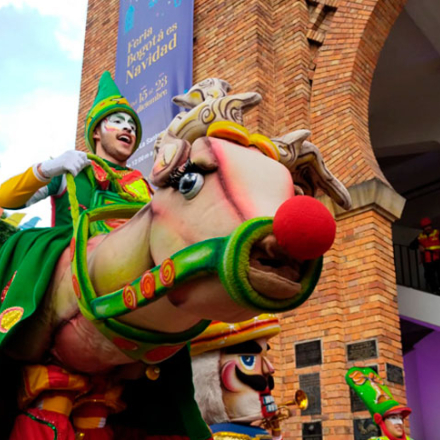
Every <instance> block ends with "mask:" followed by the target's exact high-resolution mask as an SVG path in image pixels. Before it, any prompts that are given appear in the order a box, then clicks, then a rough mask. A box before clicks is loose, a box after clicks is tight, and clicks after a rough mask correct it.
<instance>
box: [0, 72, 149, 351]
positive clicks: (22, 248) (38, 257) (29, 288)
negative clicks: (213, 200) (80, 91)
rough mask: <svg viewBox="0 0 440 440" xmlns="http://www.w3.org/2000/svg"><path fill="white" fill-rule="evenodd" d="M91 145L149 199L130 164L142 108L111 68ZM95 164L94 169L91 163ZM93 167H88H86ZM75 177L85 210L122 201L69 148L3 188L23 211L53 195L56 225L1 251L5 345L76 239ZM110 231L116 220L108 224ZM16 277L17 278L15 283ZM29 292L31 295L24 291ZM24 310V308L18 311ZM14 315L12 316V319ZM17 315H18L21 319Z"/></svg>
mask: <svg viewBox="0 0 440 440" xmlns="http://www.w3.org/2000/svg"><path fill="white" fill-rule="evenodd" d="M85 129H86V144H87V146H88V148H89V149H90V150H91V151H92V152H93V153H96V154H97V155H98V156H100V157H102V158H103V159H104V161H105V162H106V163H107V164H108V165H110V167H111V168H113V169H114V171H116V173H118V174H119V175H120V176H122V179H121V181H120V183H121V186H122V189H123V191H124V192H126V193H128V194H130V195H132V196H135V197H137V198H138V199H140V200H141V201H143V202H145V203H147V202H148V201H149V200H150V198H151V190H150V187H149V185H148V183H147V182H146V180H144V179H143V177H142V175H141V173H140V172H139V171H137V170H131V169H129V168H127V167H126V162H127V159H128V158H129V157H130V156H131V154H132V153H133V152H134V151H135V150H136V148H137V147H138V146H139V142H140V139H141V136H142V131H141V130H142V129H141V124H140V121H139V118H138V116H137V114H136V112H135V111H134V110H133V109H132V108H131V107H130V105H129V104H128V102H127V100H126V99H125V98H123V97H122V96H121V94H120V92H119V90H118V88H117V86H116V85H115V83H114V82H113V80H112V78H111V76H110V73H109V72H105V73H104V74H103V75H102V78H101V80H100V83H99V88H98V93H97V96H96V99H95V102H94V104H93V106H92V108H91V110H90V112H89V113H88V115H87V119H86V127H85ZM90 164H91V165H92V166H91V167H88V165H90ZM86 167H87V168H86ZM66 172H70V173H72V174H73V175H74V176H76V177H75V183H76V187H77V197H78V203H79V207H80V211H82V210H84V209H88V208H92V207H94V206H97V205H99V204H101V203H108V199H109V198H110V199H113V201H116V200H117V201H118V202H120V201H121V199H120V198H119V197H118V196H117V193H116V189H115V188H114V186H113V184H112V183H110V182H109V181H108V180H106V173H105V172H104V170H103V169H102V167H100V166H99V165H98V164H96V163H94V162H92V163H91V161H90V160H89V159H88V158H87V155H86V153H84V152H82V151H68V152H66V153H64V154H62V155H61V156H60V157H58V158H56V159H51V160H47V161H45V162H42V163H40V164H38V165H34V166H33V167H31V168H29V169H28V170H27V171H26V172H25V173H23V174H21V175H19V176H15V177H13V178H12V179H10V180H8V181H7V182H5V183H3V184H2V186H1V187H0V206H2V207H4V208H8V209H19V208H22V207H23V206H29V205H30V204H33V203H36V202H38V201H39V200H42V199H43V198H46V197H48V196H51V198H52V205H53V213H52V219H53V225H52V226H56V227H54V228H35V229H30V230H26V231H22V232H19V233H17V234H16V235H14V236H13V237H12V238H11V239H10V240H8V242H7V243H5V245H4V246H3V247H2V249H1V252H0V289H1V292H2V294H1V298H0V301H1V308H0V344H2V345H3V343H4V342H6V341H7V340H8V339H9V338H10V337H11V335H13V334H14V332H15V331H17V330H18V329H19V328H20V324H21V323H22V322H23V321H24V320H25V318H27V317H29V316H30V315H31V314H32V313H33V312H34V311H35V309H36V307H37V305H38V304H39V302H40V300H41V298H42V295H43V294H44V292H45V291H46V288H47V286H48V283H49V281H50V278H51V275H52V271H53V269H54V267H55V264H56V262H57V260H58V258H59V256H60V254H61V252H62V251H63V250H64V249H66V247H67V246H68V244H69V240H70V239H71V237H72V218H71V214H70V203H69V199H68V194H67V191H66V186H67V185H66V176H65V173H66ZM107 226H108V229H109V230H110V229H111V228H112V226H114V225H113V224H109V225H107ZM12 281H13V282H12ZM24 292H25V294H24ZM11 306H14V307H21V308H23V311H22V312H23V316H22V317H21V320H20V323H18V324H17V325H16V326H15V325H14V328H13V329H11V331H9V328H10V326H12V325H13V324H15V322H14V318H13V316H12V315H10V314H9V315H3V312H4V311H6V310H7V309H8V308H10V307H11ZM16 310H17V313H18V314H20V313H21V310H20V309H19V308H17V309H16ZM7 318H8V319H7ZM15 319H16V318H15Z"/></svg>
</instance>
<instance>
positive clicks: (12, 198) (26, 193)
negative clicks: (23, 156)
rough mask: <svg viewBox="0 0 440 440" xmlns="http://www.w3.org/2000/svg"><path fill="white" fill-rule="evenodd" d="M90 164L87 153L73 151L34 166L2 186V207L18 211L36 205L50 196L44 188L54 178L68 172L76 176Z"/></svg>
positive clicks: (0, 195)
mask: <svg viewBox="0 0 440 440" xmlns="http://www.w3.org/2000/svg"><path fill="white" fill-rule="evenodd" d="M89 164H90V160H89V159H88V158H87V154H86V153H84V152H82V151H75V150H72V151H67V152H65V153H63V154H62V155H61V156H59V157H57V158H55V159H49V160H46V161H44V162H42V163H40V164H37V165H34V166H32V167H30V168H29V169H27V170H26V171H25V172H24V173H22V174H19V175H17V176H14V177H11V178H10V179H9V180H7V181H6V182H4V183H3V184H2V185H1V186H0V206H1V207H2V208H9V209H16V208H21V207H23V206H25V205H30V204H32V203H35V202H37V201H39V200H41V199H43V198H45V197H46V196H47V195H48V191H44V188H45V187H46V186H47V185H48V184H49V182H50V181H51V179H52V178H53V177H55V176H60V175H61V174H64V173H66V172H70V173H72V174H73V175H74V176H76V175H77V174H78V173H79V172H80V171H81V170H82V169H83V168H84V167H86V166H87V165H89ZM33 196H35V197H33Z"/></svg>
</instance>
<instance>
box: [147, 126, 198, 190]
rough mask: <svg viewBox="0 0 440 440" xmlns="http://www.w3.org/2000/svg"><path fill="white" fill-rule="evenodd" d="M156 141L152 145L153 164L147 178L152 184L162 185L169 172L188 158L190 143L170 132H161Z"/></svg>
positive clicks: (168, 176)
mask: <svg viewBox="0 0 440 440" xmlns="http://www.w3.org/2000/svg"><path fill="white" fill-rule="evenodd" d="M158 141H159V142H157V141H156V144H155V146H154V164H153V169H152V171H151V173H150V176H149V179H150V182H151V183H152V184H153V185H155V186H157V187H164V186H167V185H168V182H169V178H170V174H171V172H172V171H173V170H176V169H178V168H179V167H180V166H183V165H184V164H185V162H186V161H187V160H188V158H189V153H190V150H191V145H190V144H189V142H188V141H186V140H184V139H178V138H177V137H176V136H174V135H173V134H172V133H170V132H165V133H163V134H162V135H161V137H160V139H158Z"/></svg>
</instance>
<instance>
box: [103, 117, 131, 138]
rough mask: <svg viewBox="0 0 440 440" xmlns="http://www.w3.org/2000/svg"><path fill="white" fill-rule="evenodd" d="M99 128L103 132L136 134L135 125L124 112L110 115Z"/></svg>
mask: <svg viewBox="0 0 440 440" xmlns="http://www.w3.org/2000/svg"><path fill="white" fill-rule="evenodd" d="M101 128H102V130H103V131H105V132H110V131H118V130H129V131H131V132H133V133H134V134H136V123H135V122H134V119H133V118H132V117H131V116H130V115H129V114H128V113H124V112H118V113H112V114H111V115H109V116H107V117H106V118H105V119H103V120H102V122H101Z"/></svg>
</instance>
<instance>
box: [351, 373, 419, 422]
mask: <svg viewBox="0 0 440 440" xmlns="http://www.w3.org/2000/svg"><path fill="white" fill-rule="evenodd" d="M345 381H346V382H347V384H348V386H349V387H350V388H352V389H353V391H354V392H355V393H356V394H357V395H358V396H359V397H360V398H361V399H362V401H363V402H364V403H365V405H366V407H367V409H368V411H369V412H370V414H371V417H372V418H373V420H374V421H375V422H376V423H377V424H378V425H380V422H382V420H383V418H384V417H387V416H390V415H392V414H402V416H403V418H405V417H407V416H408V415H409V414H410V413H411V409H410V408H408V407H406V406H403V405H400V403H399V402H397V401H396V400H394V398H393V395H392V394H391V392H390V390H389V389H388V387H387V386H386V385H385V383H384V381H383V379H382V378H381V377H380V376H379V375H378V374H377V373H376V372H375V371H374V370H372V369H371V368H358V367H353V368H350V369H349V370H348V371H347V374H346V375H345Z"/></svg>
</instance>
